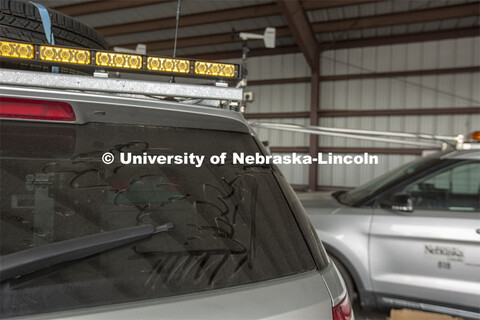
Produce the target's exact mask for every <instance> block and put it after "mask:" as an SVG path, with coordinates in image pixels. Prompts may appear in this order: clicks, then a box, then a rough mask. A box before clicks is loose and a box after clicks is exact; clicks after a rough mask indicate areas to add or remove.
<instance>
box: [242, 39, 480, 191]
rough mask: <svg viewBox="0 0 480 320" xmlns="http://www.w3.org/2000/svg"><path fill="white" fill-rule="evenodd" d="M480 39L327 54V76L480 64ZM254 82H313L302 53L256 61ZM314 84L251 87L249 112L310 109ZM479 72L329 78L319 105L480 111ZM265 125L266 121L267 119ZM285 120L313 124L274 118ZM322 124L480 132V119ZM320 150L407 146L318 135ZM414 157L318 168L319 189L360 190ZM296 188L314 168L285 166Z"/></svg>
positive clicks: (295, 143)
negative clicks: (307, 79) (308, 79)
mask: <svg viewBox="0 0 480 320" xmlns="http://www.w3.org/2000/svg"><path fill="white" fill-rule="evenodd" d="M479 59H480V39H479V38H478V37H475V38H462V39H456V40H443V41H432V42H424V43H412V44H399V45H390V46H381V47H367V48H360V49H345V50H334V51H325V52H324V53H323V54H322V58H321V75H322V76H326V75H344V74H358V73H372V72H391V71H408V70H422V69H441V68H453V67H469V66H478V65H480V61H479ZM248 63H249V64H248V71H249V80H260V79H262V80H263V79H276V78H292V77H308V76H309V75H310V70H309V67H308V65H307V63H306V62H305V59H304V58H303V56H302V55H301V54H288V55H279V56H271V57H258V58H250V59H249V61H248ZM309 86H310V84H309V83H296V84H277V85H261V86H249V87H248V88H247V90H249V91H253V92H254V95H255V102H254V103H252V104H251V105H250V106H249V108H248V111H247V112H248V113H270V112H297V111H308V110H309V109H310V88H309ZM479 92H480V81H479V73H478V72H475V73H458V74H440V75H431V76H410V77H401V78H377V79H357V80H342V81H323V82H321V86H320V108H321V109H329V110H331V109H337V110H371V109H378V110H385V109H422V108H447V107H448V108H450V107H451V108H454V107H480V93H479ZM262 121H263V120H262ZM268 121H273V122H282V123H297V124H308V122H309V120H308V119H298V118H297V119H273V120H268ZM320 125H321V126H328V127H338V128H352V129H369V130H389V131H407V132H423V133H432V134H444V135H457V134H459V133H464V134H467V133H469V132H471V131H474V130H480V116H479V115H437V116H429V115H422V116H418V115H409V116H375V117H373V116H371V117H370V116H368V117H367V116H365V117H324V118H320ZM258 134H259V135H260V137H261V139H262V140H268V141H269V142H270V145H271V146H275V147H307V146H308V136H307V135H303V134H298V133H289V132H279V131H270V130H265V129H260V130H258ZM319 146H320V147H333V146H334V147H359V146H361V147H392V148H396V147H402V145H397V144H389V143H378V142H375V143H373V142H367V141H360V140H346V139H343V138H332V137H320V139H319ZM414 158H415V156H412V155H379V161H380V163H379V164H378V165H368V166H361V167H360V166H353V165H352V166H346V165H320V167H319V175H318V178H319V180H318V183H319V185H321V186H357V185H359V184H361V183H364V182H366V181H368V180H370V179H372V178H374V177H376V176H378V175H380V174H382V173H384V172H386V171H388V170H390V169H392V168H394V167H397V166H399V165H401V164H403V163H406V162H408V161H411V160H412V159H414ZM281 169H282V171H283V172H284V174H285V176H286V177H287V179H288V180H289V181H290V182H291V183H292V184H307V183H308V167H307V166H301V165H283V166H281Z"/></svg>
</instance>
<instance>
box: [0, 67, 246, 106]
mask: <svg viewBox="0 0 480 320" xmlns="http://www.w3.org/2000/svg"><path fill="white" fill-rule="evenodd" d="M0 84H3V85H15V86H26V87H40V88H53V89H70V90H81V91H94V92H108V93H123V94H139V95H146V96H163V97H172V98H198V99H213V100H225V101H241V100H242V98H243V89H242V88H233V87H217V86H210V85H195V84H180V83H168V82H158V81H145V80H129V79H116V78H97V77H91V76H75V75H69V74H58V73H48V72H30V71H20V70H8V69H0Z"/></svg>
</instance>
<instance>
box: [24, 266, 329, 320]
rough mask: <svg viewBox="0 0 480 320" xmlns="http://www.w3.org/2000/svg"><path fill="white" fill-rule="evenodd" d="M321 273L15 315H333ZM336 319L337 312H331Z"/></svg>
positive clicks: (32, 319)
mask: <svg viewBox="0 0 480 320" xmlns="http://www.w3.org/2000/svg"><path fill="white" fill-rule="evenodd" d="M331 308H332V307H331V299H330V295H329V293H328V290H327V288H326V286H325V284H324V282H323V278H322V276H321V274H319V273H318V272H316V271H314V272H310V273H306V274H301V275H296V276H291V277H287V278H284V279H276V280H271V281H267V282H260V283H257V284H253V285H249V286H241V287H237V288H230V289H221V290H215V291H212V292H208V293H196V294H190V295H182V296H176V297H170V298H164V299H155V300H147V301H143V302H135V303H126V304H120V305H113V306H108V307H101V308H91V309H84V310H81V309H80V310H75V311H69V312H59V313H52V314H45V315H39V316H29V317H21V318H15V319H25V320H27V319H28V320H46V319H58V320H60V319H69V320H70V319H71V320H74V319H75V320H96V319H117V320H120V319H125V320H127V319H128V320H130V319H163V318H168V319H219V320H220V319H222V320H223V319H239V318H242V319H272V320H277V319H318V318H319V315H321V316H322V318H321V319H324V318H323V316H325V317H328V315H329V314H330V315H331ZM330 318H331V316H330Z"/></svg>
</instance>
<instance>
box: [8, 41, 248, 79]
mask: <svg viewBox="0 0 480 320" xmlns="http://www.w3.org/2000/svg"><path fill="white" fill-rule="evenodd" d="M0 58H13V59H30V60H34V61H40V62H42V63H43V64H50V65H52V66H54V65H56V64H59V63H60V64H73V65H77V66H84V67H91V68H97V69H116V70H119V69H121V70H123V71H125V70H129V71H130V70H132V71H137V72H144V73H150V74H164V75H179V76H188V77H198V78H213V79H225V80H237V79H239V78H240V65H238V64H230V63H219V62H211V61H199V60H194V59H176V58H167V57H158V56H149V55H148V56H147V55H138V54H125V53H118V52H110V51H103V50H88V49H77V48H68V47H60V46H50V45H34V44H30V43H20V42H10V41H0Z"/></svg>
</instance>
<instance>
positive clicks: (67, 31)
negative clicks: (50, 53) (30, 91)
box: [0, 0, 108, 73]
mask: <svg viewBox="0 0 480 320" xmlns="http://www.w3.org/2000/svg"><path fill="white" fill-rule="evenodd" d="M48 13H49V16H50V20H51V24H52V33H53V37H54V40H55V44H56V45H60V46H70V47H79V48H89V49H106V48H107V47H108V44H107V42H106V41H105V39H104V38H103V37H102V36H101V35H100V34H99V33H98V32H97V31H95V30H94V29H93V28H91V27H89V26H87V25H85V24H83V23H81V22H79V21H77V20H76V19H74V18H72V17H69V16H66V15H64V14H62V13H60V12H58V11H55V10H52V9H48ZM0 39H1V40H13V41H15V40H16V41H21V42H30V43H34V44H48V41H47V37H46V35H45V31H44V29H43V22H42V18H41V16H40V12H39V10H38V8H37V7H36V6H35V5H34V4H32V3H30V2H27V1H20V0H0ZM1 66H2V67H6V68H18V69H28V70H39V71H47V70H48V69H49V67H45V66H40V65H33V64H27V63H17V62H15V63H14V62H8V63H2V65H1ZM60 69H61V70H60V72H67V73H77V72H76V71H75V70H72V69H69V68H63V67H62V68H60Z"/></svg>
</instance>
